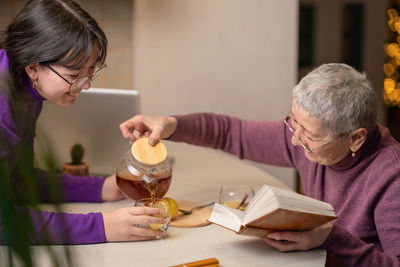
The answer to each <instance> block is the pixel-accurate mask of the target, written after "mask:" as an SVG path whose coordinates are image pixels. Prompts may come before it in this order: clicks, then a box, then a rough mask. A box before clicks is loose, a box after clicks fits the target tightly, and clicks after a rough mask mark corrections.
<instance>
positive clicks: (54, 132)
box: [34, 88, 140, 176]
mask: <svg viewBox="0 0 400 267" xmlns="http://www.w3.org/2000/svg"><path fill="white" fill-rule="evenodd" d="M139 111H140V101H139V94H138V92H137V91H135V90H120V89H94V88H93V89H90V90H84V91H82V93H81V94H80V95H79V96H78V97H77V98H76V100H75V103H74V105H72V106H71V107H69V108H65V107H59V106H56V105H54V104H52V103H50V102H47V101H45V102H44V103H43V110H42V113H41V114H40V116H39V119H38V123H37V127H36V138H35V143H34V151H35V162H36V165H38V167H41V168H46V167H45V166H46V165H45V163H44V158H45V156H46V155H51V159H53V160H54V162H55V163H56V164H57V167H58V168H59V169H60V170H61V168H62V164H63V163H65V162H71V156H70V151H71V148H72V146H73V145H74V144H77V143H78V144H81V145H82V146H83V147H84V151H85V152H84V156H83V160H82V161H83V162H86V163H88V164H89V173H90V174H91V175H104V176H105V175H109V174H112V173H115V171H116V169H117V167H118V163H119V160H120V159H121V157H122V156H123V155H124V153H126V152H127V151H128V150H129V149H130V144H129V141H128V140H126V139H124V138H123V136H122V134H121V131H120V130H119V124H120V123H121V122H123V121H125V120H127V119H129V118H130V117H132V116H134V115H136V114H138V113H139Z"/></svg>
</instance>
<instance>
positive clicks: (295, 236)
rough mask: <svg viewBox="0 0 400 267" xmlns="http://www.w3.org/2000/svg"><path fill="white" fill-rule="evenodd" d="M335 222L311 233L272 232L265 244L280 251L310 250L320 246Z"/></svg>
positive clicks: (266, 238)
mask: <svg viewBox="0 0 400 267" xmlns="http://www.w3.org/2000/svg"><path fill="white" fill-rule="evenodd" d="M332 226H333V222H328V223H326V224H323V225H321V226H319V227H317V228H315V229H313V230H311V231H301V232H297V231H279V232H271V233H269V234H268V236H267V237H265V238H264V240H265V242H266V243H267V244H268V245H270V246H271V247H274V248H276V249H278V250H280V251H293V250H309V249H312V248H315V247H318V246H320V245H321V244H322V243H323V242H324V241H325V240H326V238H327V237H328V235H329V233H330V232H331V230H332Z"/></svg>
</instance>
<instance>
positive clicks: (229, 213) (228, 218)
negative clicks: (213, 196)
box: [208, 203, 244, 232]
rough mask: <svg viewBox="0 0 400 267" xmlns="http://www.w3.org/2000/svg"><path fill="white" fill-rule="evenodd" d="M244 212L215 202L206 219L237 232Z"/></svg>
mask: <svg viewBox="0 0 400 267" xmlns="http://www.w3.org/2000/svg"><path fill="white" fill-rule="evenodd" d="M243 216H244V212H243V211H241V210H238V209H234V208H230V207H226V206H223V205H221V204H219V203H215V204H214V207H213V210H212V212H211V216H210V219H208V221H210V222H212V223H215V224H218V225H221V226H223V227H225V228H229V229H231V230H233V231H235V232H239V230H240V227H241V226H242V218H243Z"/></svg>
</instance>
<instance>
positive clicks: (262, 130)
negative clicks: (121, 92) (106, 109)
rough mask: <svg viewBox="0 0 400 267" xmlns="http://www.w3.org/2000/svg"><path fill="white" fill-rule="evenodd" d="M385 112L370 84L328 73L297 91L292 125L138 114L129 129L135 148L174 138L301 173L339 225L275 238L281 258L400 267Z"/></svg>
mask: <svg viewBox="0 0 400 267" xmlns="http://www.w3.org/2000/svg"><path fill="white" fill-rule="evenodd" d="M376 105H377V103H376V96H375V94H374V91H373V89H372V87H371V84H370V83H369V82H368V80H367V79H366V78H365V76H364V75H362V74H360V73H358V72H357V71H356V70H354V69H353V68H351V67H349V66H347V65H345V64H326V65H322V66H320V67H318V68H317V69H315V70H314V71H312V72H311V73H309V74H308V75H307V76H305V77H304V78H303V79H302V80H301V81H300V83H299V84H298V85H297V86H296V87H295V88H294V90H293V102H292V107H291V110H290V112H289V113H288V114H287V115H286V116H285V117H284V119H283V121H277V122H270V121H264V122H256V121H245V120H240V119H238V118H232V117H228V116H223V115H215V114H190V115H185V116H174V117H145V116H140V115H139V116H135V117H133V118H131V119H130V120H128V121H126V122H124V123H122V124H121V126H120V128H121V130H122V133H123V135H124V137H126V138H129V139H132V140H135V139H137V138H139V137H140V136H141V135H147V136H149V137H150V138H149V140H150V141H149V142H151V144H154V143H156V142H157V141H158V140H159V139H161V138H169V139H170V140H172V141H179V142H186V143H189V144H195V145H201V146H207V147H212V148H216V149H221V150H224V151H226V152H228V153H232V154H235V155H237V156H238V157H240V158H244V159H249V160H253V161H257V162H262V163H266V164H272V165H279V166H288V167H294V168H296V169H297V171H298V172H299V174H300V178H301V182H302V185H303V188H304V192H305V194H306V195H308V196H311V197H313V198H316V199H319V200H322V201H326V202H329V203H330V204H332V206H333V207H334V209H335V211H336V213H337V215H338V219H336V220H335V221H334V222H331V223H328V224H325V225H322V226H321V227H318V228H316V229H314V230H312V231H306V232H290V231H289V232H287V231H282V232H273V233H270V234H269V235H268V236H267V237H266V238H265V242H267V243H268V244H269V245H271V246H273V247H275V248H277V249H279V250H281V251H292V250H308V249H312V248H314V247H322V248H325V249H327V251H328V257H327V265H328V266H334V265H339V266H347V265H349V266H354V265H357V266H399V257H400V212H398V211H399V210H400V198H399V194H400V161H399V159H400V144H399V143H398V142H396V141H395V140H394V139H393V137H392V136H391V135H390V133H389V131H388V129H386V128H385V127H383V126H382V125H378V124H377V123H376V115H377V108H376ZM282 240H285V241H282Z"/></svg>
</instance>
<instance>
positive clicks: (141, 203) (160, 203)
mask: <svg viewBox="0 0 400 267" xmlns="http://www.w3.org/2000/svg"><path fill="white" fill-rule="evenodd" d="M135 207H152V208H159V209H161V210H163V214H157V215H149V216H154V217H164V218H166V219H167V222H166V223H165V224H138V225H137V226H139V227H143V228H150V229H153V230H161V231H163V232H167V229H168V225H169V223H170V222H171V205H170V204H169V202H168V201H167V200H164V199H162V198H155V201H154V203H152V201H151V198H142V199H139V200H136V201H135Z"/></svg>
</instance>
